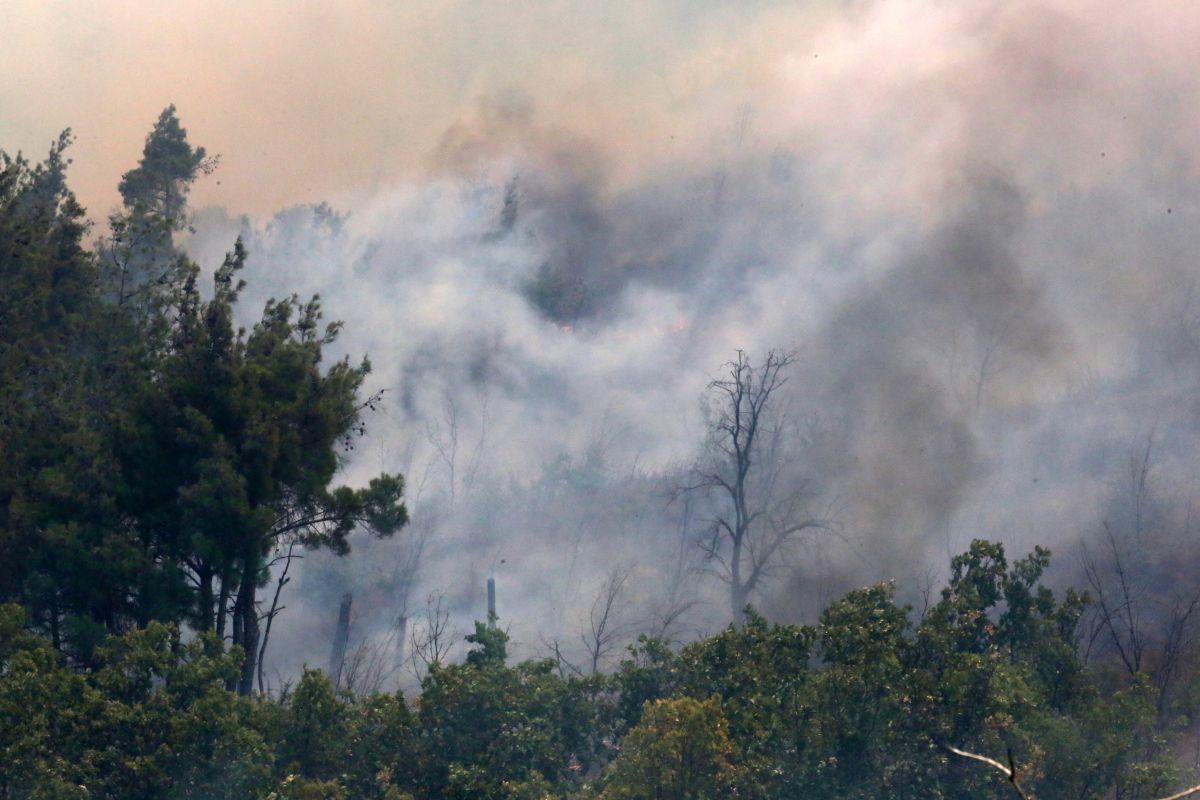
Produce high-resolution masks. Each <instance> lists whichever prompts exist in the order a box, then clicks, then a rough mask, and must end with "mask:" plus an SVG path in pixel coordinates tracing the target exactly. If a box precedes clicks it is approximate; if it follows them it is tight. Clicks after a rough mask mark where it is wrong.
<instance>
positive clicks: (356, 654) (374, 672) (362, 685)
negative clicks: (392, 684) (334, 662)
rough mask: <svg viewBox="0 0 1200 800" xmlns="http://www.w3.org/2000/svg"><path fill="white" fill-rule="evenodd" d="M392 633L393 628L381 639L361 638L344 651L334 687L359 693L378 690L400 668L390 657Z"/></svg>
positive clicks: (394, 636)
mask: <svg viewBox="0 0 1200 800" xmlns="http://www.w3.org/2000/svg"><path fill="white" fill-rule="evenodd" d="M396 636H397V631H396V629H394V628H393V629H392V630H390V631H389V632H388V634H387V635H386V636H384V637H383V638H382V639H381V640H375V639H372V638H370V637H364V638H363V639H361V640H360V641H359V643H358V644H357V645H356V646H354V647H353V648H351V649H350V650H349V651H348V652H347V653H346V655H345V658H344V660H343V664H342V668H341V672H340V674H339V676H338V677H339V680H338V682H337V684H336V686H335V688H337V689H341V690H344V691H347V692H350V693H351V694H355V695H360V696H361V695H368V694H372V693H374V692H378V691H380V690H382V689H383V686H384V684H385V683H387V682H388V681H389V680H390V679H391V678H392V677H393V676H394V674H395V673H396V671H397V670H398V669H399V668H400V665H398V664H396V663H395V661H394V660H393V659H392V658H391V657H390V653H391V652H392V649H393V647H394V645H395V641H394V640H395V638H396Z"/></svg>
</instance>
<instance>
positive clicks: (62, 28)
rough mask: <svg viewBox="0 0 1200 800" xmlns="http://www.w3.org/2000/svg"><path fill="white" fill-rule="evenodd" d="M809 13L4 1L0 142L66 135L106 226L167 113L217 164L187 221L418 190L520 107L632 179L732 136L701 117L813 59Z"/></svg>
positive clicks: (88, 197)
mask: <svg viewBox="0 0 1200 800" xmlns="http://www.w3.org/2000/svg"><path fill="white" fill-rule="evenodd" d="M805 5H806V8H805V9H804V10H797V9H796V8H795V7H792V8H791V10H788V11H781V10H772V9H771V8H769V7H768V6H767V5H765V4H763V5H761V6H760V4H756V3H737V4H728V3H697V2H667V3H645V2H605V3H591V2H545V3H535V2H505V3H499V2H495V3H478V2H427V1H426V0H415V1H414V2H408V1H406V2H396V1H395V0H344V1H342V2H336V3H334V2H324V3H321V2H294V1H292V0H287V1H284V0H262V1H259V2H251V3H247V2H241V1H239V2H225V1H223V0H188V1H176V0H166V1H165V2H161V1H158V0H155V1H154V2H150V1H148V0H147V1H139V0H121V1H120V2H103V1H97V0H75V1H71V0H15V2H12V3H8V4H6V7H5V32H4V40H5V46H4V47H3V48H2V49H0V142H2V143H3V146H4V147H5V148H6V149H9V150H16V149H25V150H26V151H30V152H34V153H36V152H40V151H43V150H45V148H46V146H47V145H48V143H49V142H50V140H51V138H52V137H53V136H54V135H55V134H56V132H57V131H58V130H60V129H61V128H63V127H67V126H71V127H73V128H74V130H75V132H76V135H77V136H78V144H77V146H76V148H75V150H74V155H75V158H76V162H77V165H78V166H77V167H76V168H75V171H74V176H73V178H74V184H75V186H76V187H77V191H78V193H79V194H80V195H81V198H82V199H83V200H84V202H85V203H86V204H87V205H88V206H89V207H92V208H94V209H96V210H98V211H103V210H105V209H107V208H108V206H109V205H111V203H113V202H114V199H115V191H114V189H113V188H112V187H114V186H115V183H116V179H117V178H118V176H119V174H120V172H122V171H123V170H125V169H127V168H128V167H129V166H130V165H131V164H132V162H133V161H134V160H135V159H136V157H137V155H138V152H139V150H140V147H141V141H142V138H143V137H144V135H145V132H146V130H147V127H148V125H149V124H150V123H151V122H152V121H153V120H154V118H155V117H156V115H157V113H158V112H159V111H160V110H161V109H162V108H163V107H164V106H165V105H167V104H168V103H175V104H176V105H177V106H178V108H179V113H180V115H181V117H182V118H183V120H184V121H185V124H186V125H187V127H188V129H189V132H190V134H191V136H192V138H193V140H194V141H196V142H202V143H204V144H205V145H206V146H207V147H208V148H209V150H210V151H211V152H216V153H219V154H220V155H221V158H222V162H223V164H224V168H223V169H222V170H221V174H220V176H219V184H218V183H217V182H216V181H210V182H207V183H206V184H204V185H203V186H201V187H199V188H198V190H197V196H196V199H197V201H198V203H199V204H205V203H218V204H223V205H227V206H229V207H231V208H236V209H238V210H240V211H252V212H258V213H267V212H270V211H274V210H275V209H277V208H278V207H281V206H282V205H285V204H289V203H295V202H301V201H308V200H319V199H328V198H329V197H330V196H333V195H336V194H337V193H338V192H339V191H342V190H346V189H349V188H358V187H363V186H368V187H370V186H375V185H378V182H380V181H385V182H386V181H388V180H391V179H395V178H397V177H399V176H405V175H410V174H412V173H414V172H417V173H419V172H420V171H422V170H423V169H425V168H426V167H427V159H428V157H429V154H430V151H431V150H432V149H433V148H434V147H435V145H436V143H437V140H438V138H439V137H440V136H441V134H442V133H443V132H444V131H445V130H446V128H447V127H449V126H450V125H451V124H452V123H454V122H455V121H456V120H457V119H459V118H460V117H461V116H462V115H463V114H464V113H465V112H467V111H469V110H471V109H473V108H474V107H475V106H476V105H477V104H478V103H479V102H480V100H481V98H486V97H492V96H495V95H496V94H497V93H501V94H503V93H508V92H519V93H521V94H522V95H523V96H524V97H526V98H527V99H528V101H529V102H531V103H532V104H534V105H535V106H536V107H537V108H539V109H543V110H544V109H553V111H552V112H545V111H544V112H543V113H544V116H545V117H547V118H548V119H549V120H550V121H552V122H554V123H559V124H563V125H566V126H569V127H570V128H572V129H576V130H579V131H586V132H589V133H592V134H597V135H598V137H599V138H603V139H604V140H605V141H606V142H608V143H609V144H610V145H612V146H613V147H616V148H624V149H626V150H628V151H630V152H629V156H630V158H629V159H622V163H623V165H624V166H625V167H626V168H629V169H632V168H634V164H633V159H634V158H635V157H647V156H648V155H649V154H650V153H651V152H653V151H659V150H662V149H668V148H672V147H681V146H683V144H684V143H685V142H693V143H694V142H696V141H700V142H703V141H704V140H705V138H706V137H710V136H712V134H713V131H712V128H713V127H715V126H727V125H728V124H729V120H728V119H720V118H713V119H706V115H705V112H706V110H709V109H708V107H707V105H706V104H710V103H714V102H717V103H719V102H722V101H726V104H727V105H728V104H729V102H728V101H732V102H733V104H736V103H737V102H739V100H738V98H739V97H740V98H743V99H742V100H741V101H740V102H749V101H750V97H751V96H752V95H757V94H760V93H761V92H763V90H765V89H768V88H769V87H770V85H771V84H773V83H775V82H777V81H778V80H780V79H781V78H782V77H783V74H784V73H785V72H786V71H787V69H788V55H787V54H788V53H789V52H790V51H794V52H796V53H805V52H806V51H807V50H809V49H810V46H811V45H812V44H813V43H812V42H811V41H807V40H806V39H807V38H809V37H806V36H805V35H804V34H800V35H796V33H795V31H796V28H797V26H798V21H800V20H807V19H810V18H812V17H815V16H820V14H821V12H820V7H821V5H822V4H820V3H809V4H805ZM781 26H783V27H781ZM809 30H811V29H809ZM788 31H791V32H788ZM767 34H770V36H768V35H767ZM672 137H673V138H672Z"/></svg>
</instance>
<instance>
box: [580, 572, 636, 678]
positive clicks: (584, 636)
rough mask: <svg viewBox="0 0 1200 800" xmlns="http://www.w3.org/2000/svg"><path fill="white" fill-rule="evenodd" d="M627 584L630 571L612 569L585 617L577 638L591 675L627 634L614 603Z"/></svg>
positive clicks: (626, 626)
mask: <svg viewBox="0 0 1200 800" xmlns="http://www.w3.org/2000/svg"><path fill="white" fill-rule="evenodd" d="M628 580H629V570H627V569H621V568H619V567H618V568H615V569H613V570H612V571H611V572H609V573H608V577H606V578H605V579H604V583H603V584H601V586H600V591H599V592H598V593H597V594H596V599H595V600H594V601H593V602H592V610H591V613H590V614H589V615H588V627H587V629H586V630H584V631H583V632H582V633H581V634H580V637H579V638H580V639H581V640H582V641H583V646H584V649H585V650H586V651H587V658H588V664H589V665H590V666H591V674H593V675H595V674H596V673H597V672H599V670H600V664H601V662H603V661H604V660H605V659H606V658H608V655H609V654H610V653H611V652H612V651H613V649H614V648H615V647H616V646H617V644H618V643H619V642H620V641H621V639H622V638H623V637H624V636H625V635H626V634H627V632H628V625H626V624H623V623H622V622H621V621H620V620H619V619H618V609H617V600H618V599H619V598H620V596H621V591H622V590H623V589H624V588H625V584H626V582H627V581H628Z"/></svg>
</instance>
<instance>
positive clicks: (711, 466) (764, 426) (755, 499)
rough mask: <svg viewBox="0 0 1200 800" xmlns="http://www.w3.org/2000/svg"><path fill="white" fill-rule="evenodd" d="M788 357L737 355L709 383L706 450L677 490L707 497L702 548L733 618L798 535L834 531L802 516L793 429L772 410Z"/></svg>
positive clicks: (805, 494) (805, 498)
mask: <svg viewBox="0 0 1200 800" xmlns="http://www.w3.org/2000/svg"><path fill="white" fill-rule="evenodd" d="M795 358H796V357H795V353H792V352H779V351H776V350H770V351H768V352H767V356H766V358H765V359H764V360H763V362H762V363H761V364H759V365H758V366H755V365H754V364H753V363H752V362H751V360H750V357H749V356H748V355H747V354H746V353H745V351H743V350H738V351H737V355H736V357H735V358H734V360H733V361H730V362H728V363H727V364H726V365H725V367H726V373H725V375H724V376H723V377H721V378H718V379H716V380H714V381H712V382H711V383H710V384H709V385H708V391H709V396H708V403H709V405H708V408H707V412H708V414H707V415H708V441H707V452H706V454H705V456H704V457H703V458H702V459H701V460H700V461H699V462H698V463H697V464H696V466H695V467H694V468H693V479H692V482H691V483H690V485H688V486H686V487H684V490H685V491H703V492H705V493H706V494H708V495H709V496H710V497H711V498H712V500H713V503H714V512H713V518H712V520H711V527H710V528H709V531H708V533H707V534H706V536H705V537H704V539H703V540H702V542H701V546H702V548H703V550H704V554H705V557H706V558H707V559H708V560H709V562H710V563H711V564H713V565H714V566H713V572H714V573H715V574H716V575H717V576H718V577H719V578H721V580H723V581H725V582H726V583H728V584H729V601H730V607H731V610H732V612H733V615H734V617H735V618H740V617H741V615H742V613H743V611H744V609H745V606H746V603H747V601H748V600H749V598H750V596H751V594H752V593H753V592H754V591H755V590H756V589H757V588H758V587H759V586H760V585H761V584H762V582H763V581H764V580H765V579H766V578H767V577H768V576H769V575H770V574H771V572H772V571H773V570H774V569H776V568H777V567H778V566H779V563H780V561H781V560H782V557H783V555H784V554H785V552H786V551H787V549H788V547H789V546H790V545H791V544H793V543H794V542H795V541H796V540H797V538H798V537H799V536H800V534H802V533H803V532H804V531H809V530H815V529H825V530H831V529H832V527H833V526H832V522H831V521H830V520H828V519H825V518H822V517H819V516H815V515H813V514H811V513H810V511H809V503H810V501H811V500H812V498H811V496H810V495H811V493H812V492H811V487H810V486H808V485H807V482H806V481H805V480H803V479H801V478H800V477H799V470H798V469H797V467H798V464H797V463H796V460H795V458H794V454H795V452H796V445H797V444H798V442H797V441H796V439H798V438H799V437H798V430H797V428H796V426H795V425H794V423H793V421H792V420H791V419H790V418H789V417H788V416H787V415H786V414H782V413H778V410H777V409H776V406H777V405H778V398H777V393H778V392H779V390H780V389H781V388H782V387H783V386H784V384H786V383H787V380H788V378H787V376H786V372H787V369H788V367H790V366H791V365H792V363H793V362H794V361H795Z"/></svg>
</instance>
